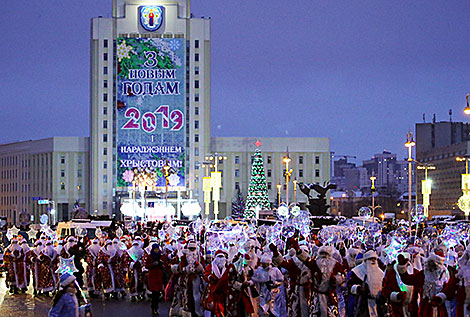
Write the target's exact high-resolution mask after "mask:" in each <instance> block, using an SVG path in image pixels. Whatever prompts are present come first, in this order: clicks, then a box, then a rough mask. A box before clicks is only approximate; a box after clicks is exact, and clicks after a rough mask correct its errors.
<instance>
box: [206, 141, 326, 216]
mask: <svg viewBox="0 0 470 317" xmlns="http://www.w3.org/2000/svg"><path fill="white" fill-rule="evenodd" d="M257 141H258V139H256V138H240V137H213V138H212V142H211V150H212V152H217V153H220V154H223V155H224V156H225V157H227V160H223V161H220V162H223V163H222V164H219V166H218V170H219V171H221V172H222V190H221V192H220V210H221V217H222V216H225V215H230V212H231V204H232V200H233V199H234V197H236V195H235V194H236V192H237V191H238V189H240V191H241V193H242V195H243V197H245V198H246V196H247V193H248V187H249V184H250V179H251V166H252V156H253V155H254V153H255V151H256V149H257V145H256V144H255V143H256V142H257ZM259 141H260V143H261V146H260V147H259V149H260V151H261V153H262V155H263V163H264V172H265V176H266V183H267V188H268V194H269V200H270V202H271V203H273V204H274V203H275V202H276V201H277V199H278V187H277V185H278V184H281V201H283V202H285V201H286V190H287V186H286V180H285V176H284V175H285V174H284V172H285V170H286V165H285V163H284V162H283V158H284V157H285V156H286V154H287V151H288V154H289V157H290V159H291V161H290V162H289V170H290V169H292V174H291V177H290V181H289V197H288V201H289V202H294V200H296V201H297V202H299V203H302V202H303V203H305V202H307V197H306V196H305V195H304V194H303V193H302V192H301V191H300V190H298V189H297V190H296V191H294V182H293V181H294V180H296V181H297V182H298V183H300V182H303V183H306V184H309V183H318V184H321V185H323V184H324V183H325V182H329V181H330V179H331V171H330V140H329V139H328V138H259ZM199 171H200V174H204V176H207V173H208V172H209V171H208V170H206V169H202V168H200V170H199ZM311 194H312V195H313V196H315V194H314V193H311Z"/></svg>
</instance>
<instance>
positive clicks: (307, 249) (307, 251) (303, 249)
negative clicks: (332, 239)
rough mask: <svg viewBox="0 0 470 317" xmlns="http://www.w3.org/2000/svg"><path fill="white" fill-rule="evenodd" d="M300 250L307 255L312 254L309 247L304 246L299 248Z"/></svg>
mask: <svg viewBox="0 0 470 317" xmlns="http://www.w3.org/2000/svg"><path fill="white" fill-rule="evenodd" d="M299 248H300V250H302V251H305V252H306V253H310V249H309V247H308V245H305V244H302V245H300V246H299Z"/></svg>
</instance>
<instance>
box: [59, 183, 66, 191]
mask: <svg viewBox="0 0 470 317" xmlns="http://www.w3.org/2000/svg"><path fill="white" fill-rule="evenodd" d="M60 190H65V184H64V182H60Z"/></svg>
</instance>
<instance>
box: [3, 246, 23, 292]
mask: <svg viewBox="0 0 470 317" xmlns="http://www.w3.org/2000/svg"><path fill="white" fill-rule="evenodd" d="M3 261H4V262H5V263H6V265H7V269H8V279H7V282H8V284H9V285H14V286H16V287H18V288H25V287H26V281H25V278H24V261H25V256H24V252H23V249H22V248H21V247H20V246H17V248H15V249H13V248H11V247H8V248H7V249H6V250H5V254H4V255H3Z"/></svg>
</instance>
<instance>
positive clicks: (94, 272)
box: [85, 245, 101, 291]
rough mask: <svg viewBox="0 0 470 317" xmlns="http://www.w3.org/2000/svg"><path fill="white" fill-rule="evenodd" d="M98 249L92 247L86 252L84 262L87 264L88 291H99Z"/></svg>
mask: <svg viewBox="0 0 470 317" xmlns="http://www.w3.org/2000/svg"><path fill="white" fill-rule="evenodd" d="M98 248H99V247H98ZM98 248H93V245H92V246H90V247H88V248H87V250H86V255H85V262H86V263H87V268H86V277H87V284H88V290H95V291H99V290H100V289H101V281H100V275H99V273H98V253H99V249H98Z"/></svg>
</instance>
